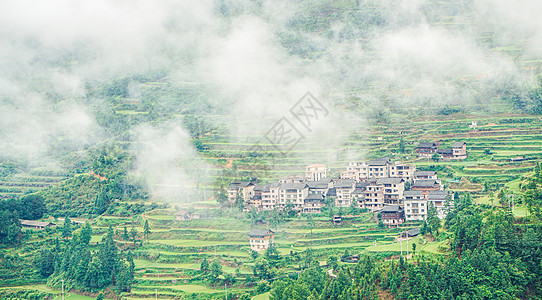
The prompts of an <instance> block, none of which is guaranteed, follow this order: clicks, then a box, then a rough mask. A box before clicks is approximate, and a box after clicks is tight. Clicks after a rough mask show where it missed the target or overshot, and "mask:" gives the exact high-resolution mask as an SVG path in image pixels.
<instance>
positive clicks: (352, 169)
mask: <svg viewBox="0 0 542 300" xmlns="http://www.w3.org/2000/svg"><path fill="white" fill-rule="evenodd" d="M415 170H416V166H415V165H413V164H403V163H401V162H395V163H392V162H391V160H390V159H389V158H379V159H374V160H370V161H368V162H351V163H350V164H349V165H348V167H347V168H346V171H344V172H341V178H342V179H354V180H355V181H362V180H365V179H370V178H384V177H400V178H404V179H405V180H410V179H412V176H413V174H414V171H415Z"/></svg>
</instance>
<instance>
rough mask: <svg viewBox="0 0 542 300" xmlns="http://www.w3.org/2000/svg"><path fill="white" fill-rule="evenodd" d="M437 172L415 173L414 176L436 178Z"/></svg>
mask: <svg viewBox="0 0 542 300" xmlns="http://www.w3.org/2000/svg"><path fill="white" fill-rule="evenodd" d="M435 175H437V172H435V171H414V176H435Z"/></svg>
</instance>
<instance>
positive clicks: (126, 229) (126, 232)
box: [122, 225, 130, 241]
mask: <svg viewBox="0 0 542 300" xmlns="http://www.w3.org/2000/svg"><path fill="white" fill-rule="evenodd" d="M129 238H130V237H129V236H128V228H126V225H124V231H123V232H122V239H123V240H125V241H127V240H128V239H129Z"/></svg>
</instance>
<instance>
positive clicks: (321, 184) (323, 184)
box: [305, 178, 334, 195]
mask: <svg viewBox="0 0 542 300" xmlns="http://www.w3.org/2000/svg"><path fill="white" fill-rule="evenodd" d="M305 183H306V184H307V185H308V186H309V194H315V193H320V194H322V195H325V194H327V191H328V190H329V189H330V188H332V187H333V184H334V181H333V179H331V178H324V179H320V180H318V181H306V182H305Z"/></svg>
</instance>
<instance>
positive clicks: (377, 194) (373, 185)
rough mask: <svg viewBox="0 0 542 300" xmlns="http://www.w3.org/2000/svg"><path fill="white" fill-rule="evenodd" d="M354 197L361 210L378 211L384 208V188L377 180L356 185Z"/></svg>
mask: <svg viewBox="0 0 542 300" xmlns="http://www.w3.org/2000/svg"><path fill="white" fill-rule="evenodd" d="M352 197H353V198H354V199H355V200H356V201H357V204H358V206H359V207H360V208H366V209H368V210H370V211H377V210H380V209H382V207H383V206H384V186H383V185H381V184H378V183H377V182H376V180H372V181H365V182H359V183H356V189H355V190H354V192H352Z"/></svg>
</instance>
